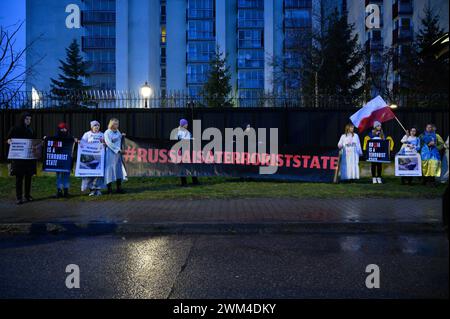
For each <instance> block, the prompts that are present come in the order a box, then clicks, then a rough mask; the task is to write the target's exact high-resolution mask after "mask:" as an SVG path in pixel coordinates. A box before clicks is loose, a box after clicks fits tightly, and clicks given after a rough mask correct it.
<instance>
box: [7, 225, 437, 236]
mask: <svg viewBox="0 0 450 319" xmlns="http://www.w3.org/2000/svg"><path fill="white" fill-rule="evenodd" d="M443 232H445V229H444V227H443V225H442V224H441V223H438V222H429V223H427V222H422V223H409V222H403V223H402V222H390V223H386V222H384V223H382V222H373V223H367V222H354V223H311V222H261V223H220V222H218V223H188V222H186V223H180V222H176V223H145V224H129V223H119V224H117V223H112V222H95V223H78V224H77V223H67V222H41V223H10V224H8V223H3V224H0V235H46V234H53V235H58V234H61V235H107V234H264V233H267V234H270V233H277V234H308V233H330V234H333V233H443Z"/></svg>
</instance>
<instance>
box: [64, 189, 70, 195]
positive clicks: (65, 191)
mask: <svg viewBox="0 0 450 319" xmlns="http://www.w3.org/2000/svg"><path fill="white" fill-rule="evenodd" d="M64 197H69V189H68V188H64Z"/></svg>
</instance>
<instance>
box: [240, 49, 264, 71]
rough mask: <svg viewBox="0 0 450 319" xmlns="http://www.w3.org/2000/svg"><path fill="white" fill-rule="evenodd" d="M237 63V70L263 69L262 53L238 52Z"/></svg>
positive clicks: (254, 51)
mask: <svg viewBox="0 0 450 319" xmlns="http://www.w3.org/2000/svg"><path fill="white" fill-rule="evenodd" d="M237 63H238V67H239V68H264V51H263V50H239V51H238V58H237Z"/></svg>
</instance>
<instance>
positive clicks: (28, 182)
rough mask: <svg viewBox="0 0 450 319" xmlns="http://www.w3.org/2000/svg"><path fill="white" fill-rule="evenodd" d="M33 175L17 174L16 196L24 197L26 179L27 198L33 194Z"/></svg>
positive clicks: (18, 198)
mask: <svg viewBox="0 0 450 319" xmlns="http://www.w3.org/2000/svg"><path fill="white" fill-rule="evenodd" d="M32 177H33V175H16V198H17V200H21V199H22V198H23V181H24V180H25V198H28V197H30V195H31V178H32Z"/></svg>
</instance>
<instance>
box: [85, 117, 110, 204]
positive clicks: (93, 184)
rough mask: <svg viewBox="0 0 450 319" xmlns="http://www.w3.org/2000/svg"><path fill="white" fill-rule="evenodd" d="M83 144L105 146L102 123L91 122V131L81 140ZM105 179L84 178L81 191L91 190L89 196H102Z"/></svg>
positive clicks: (96, 177)
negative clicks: (101, 128)
mask: <svg viewBox="0 0 450 319" xmlns="http://www.w3.org/2000/svg"><path fill="white" fill-rule="evenodd" d="M81 142H82V143H92V144H94V143H97V144H101V145H103V144H104V143H105V140H104V135H103V133H102V132H100V123H99V122H98V121H92V122H91V130H90V131H88V132H86V133H84V134H83V137H82V138H81ZM103 184H104V183H103V177H98V176H95V177H83V178H82V180H81V191H82V192H84V191H86V190H88V189H89V190H90V192H89V196H100V195H102V192H101V191H100V190H101V189H102V188H103Z"/></svg>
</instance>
